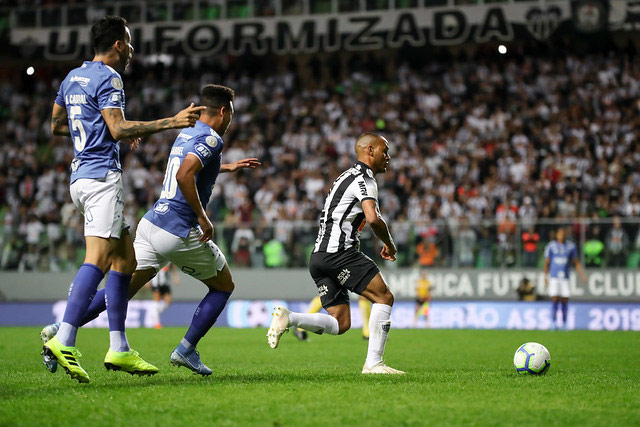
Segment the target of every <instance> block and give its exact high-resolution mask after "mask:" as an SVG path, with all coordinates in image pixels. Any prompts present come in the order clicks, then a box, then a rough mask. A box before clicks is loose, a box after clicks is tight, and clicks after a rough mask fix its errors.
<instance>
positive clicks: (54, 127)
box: [51, 102, 71, 136]
mask: <svg viewBox="0 0 640 427" xmlns="http://www.w3.org/2000/svg"><path fill="white" fill-rule="evenodd" d="M51 133H52V134H54V135H64V136H71V132H69V118H68V117H67V109H66V108H64V107H61V106H59V105H58V104H56V103H55V102H54V103H53V112H52V113H51Z"/></svg>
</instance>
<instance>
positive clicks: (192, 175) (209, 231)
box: [176, 153, 213, 242]
mask: <svg viewBox="0 0 640 427" xmlns="http://www.w3.org/2000/svg"><path fill="white" fill-rule="evenodd" d="M200 169H202V163H200V159H199V158H198V157H196V155H195V154H192V153H189V154H187V156H186V157H185V158H184V160H183V161H182V165H180V168H179V169H178V173H176V181H178V187H180V191H181V192H182V195H183V196H184V199H185V200H186V201H187V203H189V205H191V209H193V212H195V214H196V216H197V217H198V224H200V228H202V236H200V241H201V242H206V241H207V240H209V239H211V238H212V237H213V225H212V224H211V221H209V217H207V213H206V212H205V210H204V208H203V207H202V203H200V198H199V197H198V188H197V187H196V174H197V173H198V172H200Z"/></svg>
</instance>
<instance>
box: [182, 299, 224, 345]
mask: <svg viewBox="0 0 640 427" xmlns="http://www.w3.org/2000/svg"><path fill="white" fill-rule="evenodd" d="M230 296H231V293H230V292H222V291H210V292H209V293H208V294H207V295H205V297H204V298H203V299H202V301H201V302H200V305H198V308H197V309H196V312H195V313H194V315H193V320H192V321H191V326H189V330H188V331H187V333H186V335H185V336H184V339H185V340H186V341H187V342H188V343H189V344H191V345H192V346H193V347H195V346H197V345H198V341H200V339H201V338H202V337H203V336H204V335H205V334H206V333H207V332H208V331H209V329H211V327H212V326H213V324H214V323H216V320H218V316H219V315H220V313H222V310H223V309H224V306H225V305H226V304H227V300H228V299H229V297H230Z"/></svg>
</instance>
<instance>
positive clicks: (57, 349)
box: [43, 336, 90, 383]
mask: <svg viewBox="0 0 640 427" xmlns="http://www.w3.org/2000/svg"><path fill="white" fill-rule="evenodd" d="M43 354H46V355H47V356H49V357H51V358H55V359H56V360H57V361H58V365H60V366H62V367H63V368H64V370H65V372H66V373H67V374H69V375H70V376H71V378H73V379H75V380H78V382H81V383H88V382H89V381H90V379H89V374H87V373H86V371H85V370H84V369H82V366H80V363H79V360H80V358H81V357H82V355H81V354H80V352H79V351H78V349H77V348H75V347H67V346H64V345H62V344H61V343H60V341H59V340H58V337H57V336H55V337H53V338H52V339H50V340H49V341H47V342H46V343H45V344H44V348H43Z"/></svg>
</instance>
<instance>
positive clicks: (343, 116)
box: [0, 2, 640, 269]
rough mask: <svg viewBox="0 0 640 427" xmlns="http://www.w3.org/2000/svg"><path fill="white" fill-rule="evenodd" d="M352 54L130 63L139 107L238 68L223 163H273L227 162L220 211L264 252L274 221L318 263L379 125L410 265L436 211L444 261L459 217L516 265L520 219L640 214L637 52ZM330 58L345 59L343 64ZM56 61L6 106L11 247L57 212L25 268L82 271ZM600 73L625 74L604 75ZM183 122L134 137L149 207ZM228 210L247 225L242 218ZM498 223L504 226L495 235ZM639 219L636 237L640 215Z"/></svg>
mask: <svg viewBox="0 0 640 427" xmlns="http://www.w3.org/2000/svg"><path fill="white" fill-rule="evenodd" d="M261 5H262V6H261V7H263V6H264V7H263V9H261V10H263V12H262V13H264V14H268V13H270V12H269V2H262V3H261ZM339 55H342V52H341V53H339ZM343 59H345V58H342V57H341V56H338V54H336V55H334V56H332V55H330V57H328V58H327V61H326V63H323V64H317V65H318V66H319V67H320V68H321V69H322V70H320V71H322V72H320V73H316V74H317V75H316V77H313V75H314V74H313V72H312V71H313V70H310V65H309V64H310V63H309V64H305V62H304V61H301V60H298V59H296V58H294V59H291V60H290V61H289V63H287V64H285V63H284V62H282V63H280V61H272V60H271V58H269V59H264V60H263V61H261V62H260V64H259V66H258V67H253V68H254V69H252V67H249V66H248V65H247V63H246V62H244V61H241V60H238V59H237V58H222V57H220V58H189V60H187V58H184V57H179V56H176V57H173V58H172V60H170V61H168V62H166V63H163V62H158V63H153V64H151V63H150V62H149V63H148V64H147V63H145V62H144V61H147V59H145V58H141V59H140V60H139V61H134V63H133V64H132V66H131V70H130V72H129V73H127V75H126V76H124V78H125V80H126V81H125V84H126V85H127V87H128V88H130V89H131V91H132V92H138V93H141V94H142V95H141V97H140V98H132V99H128V100H127V111H126V114H127V115H131V116H136V117H141V118H142V119H153V118H157V117H160V116H162V115H163V114H168V113H169V112H171V111H174V110H176V109H178V107H180V106H181V105H182V103H183V102H184V101H185V100H196V101H197V94H198V91H199V89H200V86H201V84H202V83H204V82H210V81H225V82H226V84H227V85H229V86H231V87H233V88H234V89H235V91H236V105H235V107H236V119H235V120H234V123H233V124H232V125H231V127H230V129H229V131H228V132H227V135H226V137H225V145H226V147H225V152H224V154H223V159H224V161H226V162H230V161H233V160H234V159H238V158H241V157H259V158H260V159H261V160H262V161H263V167H262V168H261V170H260V171H256V172H255V173H254V174H253V175H251V179H249V178H248V177H247V175H246V174H243V173H239V174H225V175H224V176H221V177H220V179H219V184H217V185H216V187H215V188H214V190H213V192H214V197H213V198H212V203H211V204H210V205H209V206H208V212H209V213H210V216H211V217H212V218H214V219H215V220H216V221H217V223H218V224H217V226H219V224H221V223H223V224H233V225H230V226H229V227H230V229H229V231H228V233H229V236H227V235H226V234H225V233H227V231H225V232H224V233H220V236H219V237H221V238H222V237H224V240H225V241H226V242H230V241H232V239H233V236H234V233H235V231H234V230H233V227H239V226H240V224H241V223H243V224H246V225H247V227H250V228H252V229H253V230H254V232H255V235H256V236H260V238H258V239H256V244H255V245H254V246H253V248H252V263H253V264H254V265H256V264H258V265H261V260H262V258H263V257H264V253H263V252H262V246H261V245H262V243H258V241H261V242H263V241H266V240H264V239H262V238H261V235H260V234H259V232H258V231H257V230H258V229H261V230H262V228H264V227H272V226H276V225H277V233H278V235H279V236H280V239H281V240H282V244H283V246H284V250H285V251H286V252H287V253H290V254H291V257H290V258H289V259H288V263H292V264H295V265H296V266H302V265H300V264H303V263H305V262H306V259H305V257H303V256H298V253H297V252H299V251H300V250H304V249H299V242H298V241H296V233H297V230H298V228H297V227H298V225H297V224H298V222H296V221H305V227H306V226H310V225H309V224H312V225H313V226H314V227H315V226H317V220H318V215H319V213H320V211H321V209H322V196H323V194H324V193H325V191H327V186H328V185H330V183H331V182H333V180H334V179H335V178H336V177H337V176H338V174H339V172H340V170H341V169H343V168H346V167H348V165H349V164H350V163H352V162H353V153H352V146H351V141H353V138H355V137H357V135H358V134H359V133H361V132H362V131H363V129H365V128H374V129H375V128H379V127H380V126H381V125H383V126H384V133H385V136H387V138H388V139H389V141H390V142H391V147H392V153H391V156H392V161H391V164H390V169H389V171H388V172H387V173H386V174H385V175H384V176H383V177H381V178H380V182H379V199H380V203H381V204H382V205H384V207H385V211H386V212H389V216H388V218H389V222H390V225H391V228H392V229H393V230H395V227H396V223H397V224H404V225H403V226H398V227H397V232H398V234H397V235H398V243H399V246H401V245H402V246H404V245H406V247H404V248H402V247H401V248H400V249H401V251H400V253H399V255H402V253H403V252H404V253H406V257H404V258H400V257H399V263H401V264H403V265H409V264H410V263H412V262H414V257H418V256H419V255H418V252H417V251H416V249H417V248H416V246H417V245H418V244H419V242H417V241H414V236H419V235H420V234H421V233H422V231H423V228H424V225H423V224H424V223H425V221H428V222H429V223H431V224H434V225H436V226H437V227H438V228H439V229H440V232H439V234H438V235H437V238H438V239H437V240H434V243H435V244H436V245H437V246H438V247H437V248H436V251H439V253H438V254H437V257H438V258H436V257H435V256H430V257H431V259H432V261H431V263H434V262H436V263H439V264H442V265H452V264H454V263H456V262H459V263H460V262H462V261H461V260H460V259H458V258H459V257H460V254H459V252H458V247H457V246H456V241H455V239H456V236H457V234H456V233H457V231H456V230H457V229H456V227H457V224H459V223H460V222H461V220H462V218H463V217H466V218H468V220H469V228H470V229H471V230H473V231H474V232H476V233H477V243H476V247H477V250H476V253H475V254H474V255H475V256H474V260H473V262H472V264H475V265H478V266H493V265H494V264H500V265H504V266H512V265H516V261H517V258H518V257H517V250H516V249H517V243H518V240H517V239H519V238H521V237H522V235H521V234H520V232H521V231H524V230H529V228H530V226H531V225H532V224H534V223H535V224H536V231H537V232H538V233H539V238H540V242H544V241H547V240H548V239H549V233H548V231H549V230H548V227H547V226H546V225H545V224H547V223H546V222H545V221H544V220H543V219H548V218H551V219H554V218H565V217H572V218H573V217H576V218H591V217H592V215H596V216H597V217H598V218H611V217H613V216H616V215H618V216H623V217H625V218H626V217H634V218H635V217H638V216H639V215H640V190H638V188H640V144H638V143H637V139H638V135H639V134H640V119H639V118H638V117H640V103H639V102H638V99H640V60H639V59H638V58H637V57H629V56H625V55H623V54H621V53H617V52H615V51H610V52H607V53H603V54H591V55H586V56H583V57H579V56H576V55H575V54H574V53H573V52H570V51H569V52H565V51H562V50H560V51H559V52H558V53H557V54H555V55H552V56H548V57H547V56H535V57H533V56H513V57H504V58H501V59H500V61H496V60H494V59H493V58H485V57H482V56H481V55H478V56H477V57H475V58H466V57H464V58H461V59H437V58H434V59H433V60H430V61H429V62H428V63H425V64H424V65H420V64H419V61H416V62H415V63H414V64H412V65H408V64H406V63H402V62H401V59H399V58H397V57H395V51H391V52H380V53H373V54H371V53H368V54H366V55H365V54H360V53H351V54H349V55H348V56H347V57H346V60H344V61H343ZM332 64H333V65H332ZM336 64H338V65H336ZM327 67H330V68H332V69H333V68H335V69H339V70H340V72H339V73H329V72H327V71H328V69H325V68H327ZM41 70H43V71H42V72H41V73H39V75H40V76H45V77H39V78H38V79H37V80H32V81H31V80H30V81H29V84H28V85H23V84H16V81H17V77H18V74H17V73H18V71H16V74H15V75H11V76H10V78H7V79H4V80H3V81H2V82H0V101H1V102H2V105H4V106H5V110H4V113H3V119H2V121H0V130H1V131H2V135H3V144H2V145H1V146H0V215H4V220H3V223H4V224H6V223H7V221H10V223H11V225H10V227H9V228H12V229H14V230H15V232H16V233H17V236H15V237H13V235H10V234H8V233H7V231H6V228H7V227H6V226H5V231H4V232H3V254H4V253H5V249H6V250H7V251H6V255H7V256H6V257H4V255H3V259H7V263H6V265H12V262H9V260H15V257H16V256H18V255H19V256H20V260H22V255H21V251H22V249H19V248H24V249H25V251H26V245H27V243H26V240H25V239H26V237H27V230H26V229H25V227H24V221H25V220H26V218H29V217H30V215H36V216H37V217H38V218H40V222H41V224H42V221H44V222H45V224H46V227H47V230H46V231H47V233H46V237H45V236H44V233H42V230H41V234H42V236H38V239H35V238H34V233H35V232H36V230H35V229H34V230H32V231H30V233H31V235H30V241H31V242H35V243H33V245H34V246H33V247H32V248H31V250H29V251H27V252H28V254H27V257H26V258H25V261H24V262H23V266H24V267H25V268H26V267H27V266H29V268H31V267H33V268H49V269H51V268H56V267H55V266H56V264H59V265H60V266H61V268H71V265H72V264H74V263H77V262H78V261H77V260H76V258H78V259H79V260H81V258H82V257H81V256H80V255H79V254H76V253H75V251H76V249H75V248H76V247H78V246H82V245H81V244H79V243H81V242H82V229H81V226H82V224H77V223H74V222H69V221H74V220H71V219H69V216H68V215H67V214H66V213H65V209H67V210H68V209H69V208H71V209H73V205H70V206H69V205H68V179H69V174H68V165H69V164H70V163H71V160H72V158H73V150H72V143H71V141H69V140H68V139H67V138H63V137H54V136H51V135H50V131H49V126H48V123H49V120H50V114H51V110H50V108H51V107H50V106H51V102H52V100H53V99H54V98H55V93H56V91H57V90H58V87H59V84H60V79H61V78H62V77H63V75H64V74H66V71H67V70H66V69H64V66H59V65H57V64H52V65H51V66H50V67H49V68H48V69H47V67H45V68H41ZM602 70H606V71H607V75H610V76H611V78H608V79H606V80H602V79H600V78H599V77H598V76H599V74H600V71H602ZM329 76H330V77H329ZM172 94H179V95H180V96H173V95H172ZM178 104H179V105H178ZM175 135H176V133H172V132H167V133H166V134H162V135H155V136H153V137H149V138H147V139H146V140H145V141H144V142H143V143H142V144H141V147H140V149H138V150H136V151H130V150H128V148H127V147H126V146H125V145H123V147H122V148H123V149H122V152H121V156H122V162H123V165H124V168H125V169H126V170H128V171H129V172H130V173H127V174H125V176H129V177H130V178H129V179H128V180H127V182H125V194H129V195H132V196H133V198H134V200H133V201H132V204H133V205H135V206H137V208H138V212H142V213H144V212H145V211H146V209H148V208H150V206H151V204H152V203H153V202H154V201H155V197H157V194H156V192H157V190H158V189H159V188H160V185H159V182H161V181H162V171H164V170H165V169H166V163H165V162H166V147H168V146H170V144H171V142H172V141H173V139H174V138H175ZM256 174H257V175H256ZM127 200H128V199H127ZM128 203H129V202H128ZM51 212H53V213H54V214H55V213H56V212H58V213H59V216H60V224H61V225H62V227H63V233H62V237H61V239H62V242H60V243H59V245H60V246H62V247H63V248H65V250H63V251H60V253H59V255H58V256H59V257H60V260H59V261H54V262H48V263H47V262H44V260H43V262H42V263H38V262H37V261H38V258H39V255H38V254H49V257H52V256H53V257H54V258H55V256H56V255H55V252H56V251H52V250H51V246H50V245H51V242H50V241H51V240H54V241H55V239H56V235H55V231H54V228H55V225H52V226H51V227H49V225H50V224H51V221H52V220H51V219H50V218H52V217H51V216H50V213H51ZM130 212H132V213H133V212H134V211H131V210H130ZM138 215H139V214H138V213H137V212H136V215H134V217H133V220H134V221H136V220H137V219H139V217H138ZM71 216H73V215H71ZM7 218H8V219H7ZM227 218H232V219H234V221H229V222H228V223H227ZM518 220H520V221H522V222H521V224H520V225H519V226H520V228H519V229H518V226H517V225H516V224H517V223H516V221H518ZM405 221H406V222H405ZM21 222H22V224H21ZM485 222H486V223H489V222H490V223H491V224H495V223H496V222H497V224H498V227H497V228H496V227H495V226H494V225H492V226H491V228H489V229H487V230H486V231H487V234H485V228H486V227H485V226H484V225H481V224H485ZM574 222H575V221H573V220H571V221H570V220H567V223H574ZM54 223H55V220H54ZM444 223H446V226H445V224H444ZM45 224H42V225H43V226H44V225H45ZM132 225H134V224H132ZM403 227H404V228H403ZM36 228H37V226H36ZM225 230H226V229H225ZM49 231H51V233H53V234H52V237H49ZM625 231H626V233H627V236H629V235H632V236H635V234H636V232H637V223H636V224H634V225H633V228H632V229H631V228H630V229H627V230H625ZM585 232H586V231H585ZM394 233H395V231H394ZM312 234H313V233H312ZM394 235H395V234H394ZM586 235H587V236H589V238H591V235H590V233H589V232H586ZM282 236H285V237H282ZM576 236H577V237H580V234H576ZM40 237H42V238H40ZM607 237H608V236H607ZM415 240H418V239H415ZM627 242H628V239H627ZM426 243H427V242H425V241H424V240H423V241H421V242H420V244H422V246H421V250H420V253H427V254H428V253H429V250H428V249H429V248H428V245H427V244H426ZM600 243H602V242H600ZM449 244H451V245H450V246H447V245H449ZM495 246H497V253H498V254H499V256H497V257H495V259H496V262H494V260H493V258H494V257H493V255H494V253H493V250H494V247H495ZM294 249H295V250H294ZM425 249H427V251H426V252H425ZM609 250H610V248H609V243H607V256H608V257H609V261H610V262H611V263H615V264H616V265H625V264H626V261H625V260H624V258H625V257H627V256H628V255H629V247H628V243H627V248H626V251H623V252H620V253H617V254H615V255H614V254H613V253H612V254H609ZM431 252H433V251H431ZM525 254H526V253H525ZM77 255H78V256H77ZM431 255H433V253H432V254H431ZM602 255H603V254H601V255H600V256H602ZM376 256H377V253H376ZM43 258H44V257H43ZM20 260H19V263H20ZM523 260H524V257H523ZM27 261H28V262H27ZM468 261H469V259H468V258H465V261H464V262H465V264H466V263H468ZM528 261H532V260H531V259H530V260H528ZM599 264H600V263H599ZM3 265H5V264H3Z"/></svg>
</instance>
